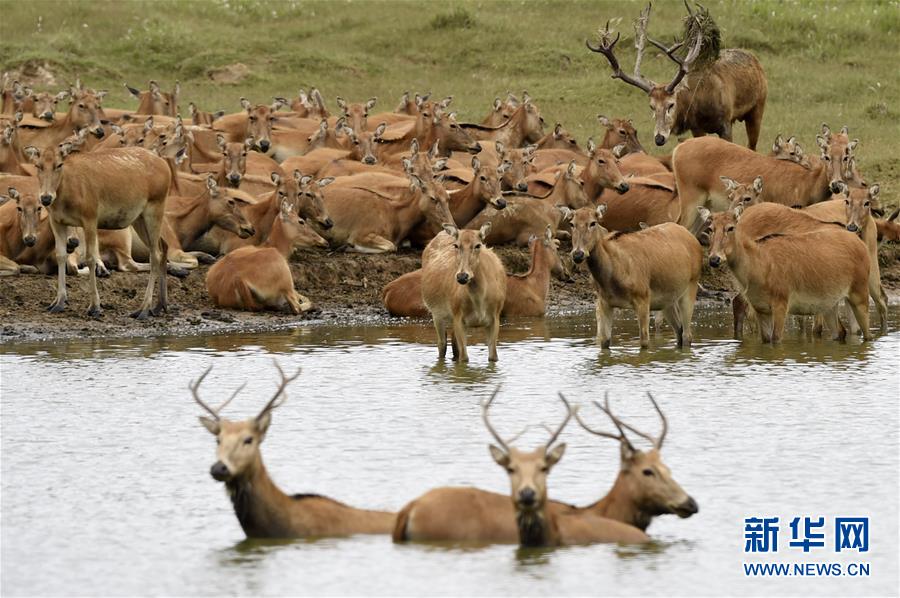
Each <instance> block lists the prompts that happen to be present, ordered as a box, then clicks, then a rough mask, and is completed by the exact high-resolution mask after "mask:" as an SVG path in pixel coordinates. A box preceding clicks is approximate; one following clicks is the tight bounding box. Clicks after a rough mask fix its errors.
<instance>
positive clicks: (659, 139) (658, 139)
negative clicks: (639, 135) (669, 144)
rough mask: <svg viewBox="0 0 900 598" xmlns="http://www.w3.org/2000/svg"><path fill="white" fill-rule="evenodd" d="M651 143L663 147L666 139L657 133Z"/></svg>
mask: <svg viewBox="0 0 900 598" xmlns="http://www.w3.org/2000/svg"><path fill="white" fill-rule="evenodd" d="M653 141H654V142H656V145H665V144H666V138H665V137H663V136H662V135H660V134H659V133H657V134H656V137H654V138H653Z"/></svg>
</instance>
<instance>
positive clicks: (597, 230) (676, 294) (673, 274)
mask: <svg viewBox="0 0 900 598" xmlns="http://www.w3.org/2000/svg"><path fill="white" fill-rule="evenodd" d="M605 211H606V206H605V205H602V204H601V205H600V206H598V207H597V208H596V209H593V208H581V209H579V210H576V211H575V212H574V214H572V218H571V220H572V260H573V261H574V262H575V263H576V264H580V263H582V262H585V261H586V262H587V264H588V269H589V270H590V272H591V277H592V278H593V280H594V290H595V291H596V292H597V310H596V311H597V341H598V342H599V343H600V345H601V346H602V347H603V348H604V349H608V348H609V346H610V338H611V336H612V323H613V308H632V309H634V311H635V313H636V314H637V319H638V325H639V327H640V334H641V348H642V349H646V348H648V347H649V346H650V311H651V310H663V315H664V316H665V318H666V321H667V322H668V323H669V325H670V326H671V327H672V330H674V331H675V336H676V339H677V342H678V346H679V347H682V346H686V347H689V346H690V345H691V340H692V334H691V317H692V315H693V313H694V301H695V299H696V297H697V287H698V284H699V281H700V269H701V262H702V260H703V250H702V248H701V247H700V243H699V242H698V241H697V239H696V237H694V235H692V234H691V233H690V232H689V231H688V230H687V229H686V228H684V227H683V226H680V225H678V224H675V223H673V222H667V223H665V224H660V225H657V226H651V227H649V228H646V229H643V230H639V231H635V232H617V233H611V234H608V233H607V231H606V229H604V228H603V226H601V221H602V219H603V214H604V212H605Z"/></svg>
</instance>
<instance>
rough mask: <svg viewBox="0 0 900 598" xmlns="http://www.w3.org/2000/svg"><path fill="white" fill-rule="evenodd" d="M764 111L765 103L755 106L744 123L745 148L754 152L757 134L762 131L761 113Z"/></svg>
mask: <svg viewBox="0 0 900 598" xmlns="http://www.w3.org/2000/svg"><path fill="white" fill-rule="evenodd" d="M765 109H766V105H765V103H762V102H760V103H759V104H757V105H756V106H755V107H754V108H753V110H751V111H750V114H748V115H747V118H746V120H745V121H744V126H745V127H746V128H747V147H749V148H750V149H752V150H754V151H756V143H757V142H758V141H759V133H760V131H761V130H762V118H763V112H764V111H765Z"/></svg>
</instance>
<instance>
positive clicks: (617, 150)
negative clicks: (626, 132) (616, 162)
mask: <svg viewBox="0 0 900 598" xmlns="http://www.w3.org/2000/svg"><path fill="white" fill-rule="evenodd" d="M627 150H628V146H627V145H626V144H625V143H620V144H618V145H617V146H615V147H614V148H612V154H613V156H615V157H616V158H621V157H622V156H624V155H625V154H626V153H627Z"/></svg>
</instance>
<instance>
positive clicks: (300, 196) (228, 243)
mask: <svg viewBox="0 0 900 598" xmlns="http://www.w3.org/2000/svg"><path fill="white" fill-rule="evenodd" d="M271 181H272V183H273V185H274V186H275V188H274V189H273V190H272V191H271V192H270V193H269V194H268V195H267V196H266V197H264V198H263V199H261V200H260V201H257V202H256V203H255V204H253V205H250V206H247V207H246V208H245V209H244V210H243V212H244V216H246V217H247V220H248V221H249V222H250V224H251V226H252V227H253V230H254V234H252V235H251V236H249V237H247V238H241V237H239V236H238V235H235V234H234V233H232V232H228V231H224V230H213V231H211V232H210V234H209V235H207V238H208V239H210V240H211V242H212V243H213V245H214V246H215V247H216V249H217V251H218V252H219V253H221V254H227V253H230V252H231V251H234V250H235V249H238V248H239V247H246V246H249V245H260V244H262V243H263V242H264V241H265V240H266V238H267V237H268V236H269V233H270V231H271V229H272V224H273V223H274V221H275V219H276V217H277V216H278V214H279V210H280V207H281V202H282V201H284V200H288V201H290V202H291V205H293V206H296V207H297V212H298V213H299V215H300V218H303V219H308V220H313V221H315V222H316V224H317V225H318V226H320V227H321V228H322V229H324V230H330V229H331V227H332V226H334V220H332V217H331V215H330V212H329V211H328V209H327V207H326V205H325V202H324V198H323V197H322V190H323V189H324V188H325V187H327V186H328V185H330V184H331V183H333V182H334V179H331V178H325V179H320V180H318V181H316V180H314V179H313V177H311V176H309V175H304V174H303V173H301V172H300V171H299V170H295V171H294V172H293V173H292V174H291V175H289V176H284V177H282V176H281V175H279V174H278V173H276V172H273V173H272V175H271Z"/></svg>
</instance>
